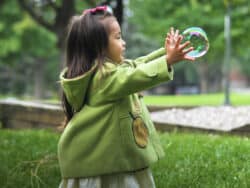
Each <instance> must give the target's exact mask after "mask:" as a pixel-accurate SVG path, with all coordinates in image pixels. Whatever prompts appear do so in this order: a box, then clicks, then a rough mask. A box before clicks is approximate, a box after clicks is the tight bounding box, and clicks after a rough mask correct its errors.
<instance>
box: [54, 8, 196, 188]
mask: <svg viewBox="0 0 250 188" xmlns="http://www.w3.org/2000/svg"><path fill="white" fill-rule="evenodd" d="M181 40H182V36H181V35H179V33H178V30H177V31H175V30H174V29H171V31H170V32H169V33H168V35H167V37H166V41H165V48H160V49H159V50H156V51H154V52H152V53H150V54H148V55H146V56H143V57H140V58H138V59H136V60H133V61H132V60H124V57H123V53H124V51H125V46H126V45H125V44H126V43H125V42H124V41H123V39H122V37H121V29H120V26H119V24H118V22H117V20H116V18H115V17H114V16H113V15H112V13H110V12H109V10H108V8H107V7H106V6H102V7H96V8H93V9H88V10H86V11H84V13H83V14H82V15H80V16H75V17H73V18H72V21H71V24H70V27H69V31H68V36H67V48H66V50H67V59H66V68H65V69H64V70H63V71H62V73H61V74H60V79H61V85H62V88H63V107H64V110H65V114H66V119H67V122H66V128H65V130H64V131H63V133H62V135H61V138H60V140H59V144H58V157H59V165H60V169H61V174H62V178H63V179H62V182H61V184H60V188H73V187H78V188H90V187H91V188H101V187H102V188H123V187H124V188H125V187H126V188H139V187H140V188H152V187H155V183H154V180H153V176H152V174H151V171H150V169H149V166H150V165H151V164H152V163H153V162H155V161H157V160H158V159H159V158H161V157H163V156H164V152H163V149H162V147H161V145H160V141H159V138H158V136H157V132H156V130H155V128H154V125H153V123H152V121H151V120H150V115H149V112H148V110H147V108H146V106H145V104H144V103H143V101H142V99H141V97H139V95H138V94H137V92H140V91H142V90H145V89H148V88H151V87H153V86H156V85H158V84H160V83H163V82H166V81H168V80H172V78H173V68H172V65H173V64H175V63H177V62H179V61H182V60H194V59H193V58H191V57H188V56H187V55H186V54H187V53H188V52H190V51H191V50H192V48H191V47H190V48H188V49H185V48H186V47H187V46H188V45H189V42H186V43H184V44H181ZM166 53H167V55H166Z"/></svg>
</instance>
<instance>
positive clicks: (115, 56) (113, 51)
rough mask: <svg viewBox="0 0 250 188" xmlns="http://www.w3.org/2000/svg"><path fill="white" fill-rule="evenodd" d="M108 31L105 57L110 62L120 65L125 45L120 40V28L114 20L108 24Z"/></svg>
mask: <svg viewBox="0 0 250 188" xmlns="http://www.w3.org/2000/svg"><path fill="white" fill-rule="evenodd" d="M109 31H110V32H109V42H108V49H107V57H108V58H109V59H111V60H112V61H115V62H117V63H121V62H122V60H123V59H124V57H123V54H124V51H125V46H126V43H125V42H124V40H123V39H122V36H121V28H120V25H119V24H118V22H117V21H116V20H114V21H112V22H111V23H110V27H109Z"/></svg>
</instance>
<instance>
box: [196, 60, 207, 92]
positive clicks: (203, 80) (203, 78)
mask: <svg viewBox="0 0 250 188" xmlns="http://www.w3.org/2000/svg"><path fill="white" fill-rule="evenodd" d="M197 67H198V69H197V70H198V74H199V77H200V92H201V93H207V92H208V64H207V63H206V62H202V63H200V64H199V65H198V66H197Z"/></svg>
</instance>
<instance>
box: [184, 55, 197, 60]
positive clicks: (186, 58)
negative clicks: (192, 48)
mask: <svg viewBox="0 0 250 188" xmlns="http://www.w3.org/2000/svg"><path fill="white" fill-rule="evenodd" d="M184 59H185V60H189V61H195V58H194V57H190V56H188V55H186V56H184Z"/></svg>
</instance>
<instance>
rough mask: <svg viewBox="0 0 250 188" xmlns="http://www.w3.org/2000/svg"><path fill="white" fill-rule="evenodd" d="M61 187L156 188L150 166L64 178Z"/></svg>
mask: <svg viewBox="0 0 250 188" xmlns="http://www.w3.org/2000/svg"><path fill="white" fill-rule="evenodd" d="M59 188H155V183H154V178H153V175H152V173H151V170H150V169H149V168H146V169H143V170H140V171H135V172H129V173H121V174H110V175H103V176H97V177H90V178H74V179H63V180H62V181H61V183H60V185H59Z"/></svg>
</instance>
